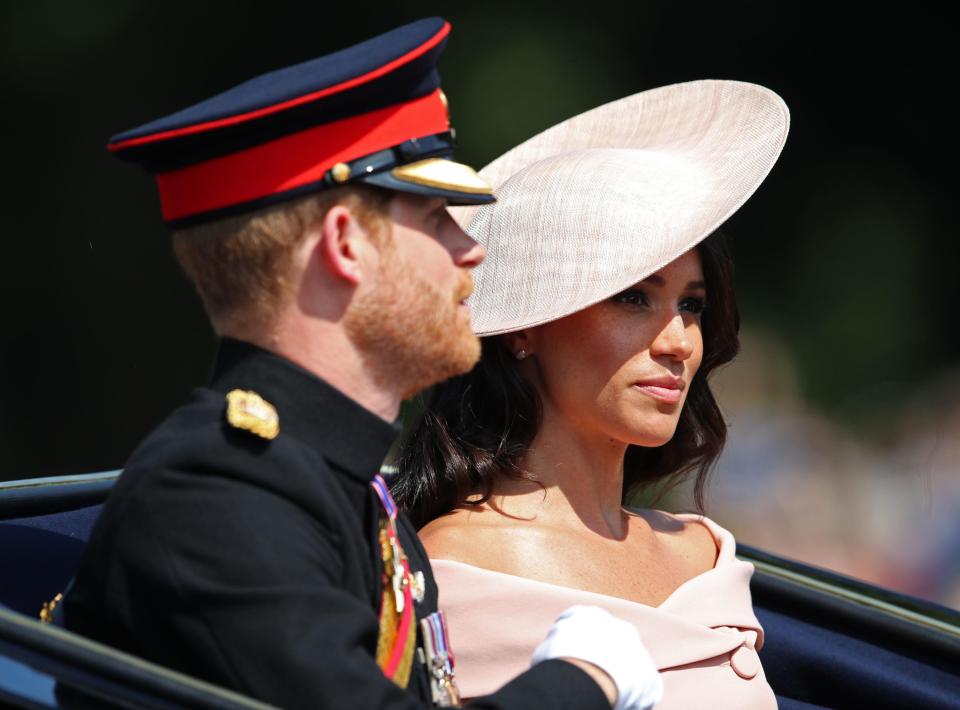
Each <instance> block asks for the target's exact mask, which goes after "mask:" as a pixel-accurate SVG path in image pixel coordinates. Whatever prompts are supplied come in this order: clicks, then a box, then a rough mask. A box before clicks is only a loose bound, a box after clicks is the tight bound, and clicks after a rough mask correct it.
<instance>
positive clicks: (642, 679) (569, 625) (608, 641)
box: [531, 605, 663, 710]
mask: <svg viewBox="0 0 960 710" xmlns="http://www.w3.org/2000/svg"><path fill="white" fill-rule="evenodd" d="M551 658H577V659H580V660H581V661H586V662H587V663H592V664H593V665H595V666H597V668H599V669H600V670H602V671H604V672H605V673H606V674H607V675H609V676H610V678H612V679H613V682H614V684H615V685H616V686H617V702H616V704H615V705H614V706H613V710H650V708H652V707H653V706H654V705H655V704H657V703H658V702H660V698H662V697H663V681H661V680H660V673H659V672H658V671H657V667H656V666H655V665H654V664H653V659H652V658H650V654H649V653H648V652H647V649H646V647H645V646H644V645H643V642H642V641H641V640H640V634H639V633H637V629H636V628H635V627H634V626H633V624H631V623H628V622H626V621H623V620H621V619H618V618H616V617H615V616H613V615H612V614H610V613H608V612H606V611H604V610H603V609H601V608H600V607H596V606H581V605H578V606H572V607H570V608H569V609H567V610H565V611H564V612H563V613H562V614H560V616H558V617H557V620H556V621H554V622H553V626H551V627H550V631H548V632H547V637H546V638H545V639H544V640H543V641H541V642H540V645H539V646H537V650H536V651H534V652H533V661H532V663H531V665H536V664H537V663H540V662H541V661H546V660H549V659H551Z"/></svg>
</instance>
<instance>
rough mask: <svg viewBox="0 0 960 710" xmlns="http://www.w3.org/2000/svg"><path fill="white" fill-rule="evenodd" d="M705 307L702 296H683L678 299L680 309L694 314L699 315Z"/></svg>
mask: <svg viewBox="0 0 960 710" xmlns="http://www.w3.org/2000/svg"><path fill="white" fill-rule="evenodd" d="M706 307H707V302H706V301H705V300H704V299H702V298H685V299H683V300H682V301H680V310H681V311H684V312H686V313H692V314H693V315H695V316H699V315H701V314H702V313H703V311H704V309H706Z"/></svg>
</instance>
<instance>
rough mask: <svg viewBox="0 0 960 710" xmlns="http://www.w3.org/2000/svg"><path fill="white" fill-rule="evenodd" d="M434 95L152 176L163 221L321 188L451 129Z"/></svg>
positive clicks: (439, 100) (441, 101)
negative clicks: (340, 174) (334, 177)
mask: <svg viewBox="0 0 960 710" xmlns="http://www.w3.org/2000/svg"><path fill="white" fill-rule="evenodd" d="M440 96H441V94H440V90H439V89H437V90H436V91H434V92H433V93H432V94H427V95H426V96H421V97H420V98H418V99H413V100H412V101H407V102H405V103H402V104H396V105H394V106H388V107H387V108H383V109H378V110H377V111H371V112H370V113H365V114H361V115H359V116H351V117H350V118H346V119H343V120H341V121H333V122H332V123H325V124H323V125H320V126H314V127H313V128H309V129H307V130H305V131H301V132H299V133H294V134H292V135H289V136H284V137H283V138H278V139H276V140H273V141H270V142H269V143H264V144H263V145H258V146H254V147H253V148H248V149H247V150H243V151H240V152H238V153H231V154H229V155H225V156H223V157H220V158H214V159H213V160H207V161H205V162H203V163H197V164H196V165H190V166H188V167H186V168H180V169H178V170H172V171H170V172H168V173H160V174H158V175H157V176H156V178H157V188H158V189H159V191H160V205H161V208H162V210H163V218H164V220H166V221H168V222H170V221H173V220H177V219H183V218H185V217H190V216H192V215H196V214H202V213H204V212H210V211H212V210H216V209H221V208H224V207H230V206H231V205H237V204H242V203H244V202H248V201H250V200H256V199H260V198H263V197H268V196H269V195H276V194H279V193H282V192H286V191H288V190H293V189H294V188H297V187H300V186H301V185H307V184H309V183H312V182H316V181H317V180H322V179H323V176H324V174H325V173H326V172H327V171H328V170H329V169H330V168H332V167H333V166H334V165H336V164H337V163H340V162H349V161H351V160H356V159H357V158H361V157H363V156H364V155H369V154H371V153H375V152H376V151H378V150H384V149H386V148H390V147H392V146H395V145H399V144H400V143H403V142H404V141H408V140H410V139H411V138H422V137H423V136H429V135H433V134H435V133H443V132H444V131H448V130H449V129H450V121H449V118H448V114H447V109H446V106H445V105H444V103H443V100H442V99H441V98H440Z"/></svg>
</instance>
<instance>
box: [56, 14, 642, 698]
mask: <svg viewBox="0 0 960 710" xmlns="http://www.w3.org/2000/svg"><path fill="white" fill-rule="evenodd" d="M448 31H449V25H448V24H447V23H445V22H444V21H442V20H439V19H430V20H423V21H420V22H416V23H413V24H411V25H407V26H405V27H401V28H399V29H397V30H394V31H392V32H390V33H387V34H386V35H382V36H380V37H377V38H374V39H372V40H369V41H367V42H364V43H362V44H360V45H357V46H355V47H351V48H349V49H346V50H343V51H341V52H337V53H335V54H332V55H329V56H326V57H321V58H320V59H317V60H313V61H312V62H307V63H305V64H301V65H298V66H294V67H289V68H287V69H283V70H280V71H277V72H273V73H271V74H268V75H264V76H262V77H258V78H256V79H253V80H251V81H249V82H247V83H245V84H242V85H240V86H238V87H235V88H234V89H231V90H229V91H227V92H225V93H223V94H220V95H218V96H215V97H213V98H212V99H209V100H207V101H204V102H202V103H200V104H197V105H196V106H193V107H190V108H188V109H185V110H183V111H180V112H178V113H176V114H173V115H171V116H168V117H166V118H162V119H159V120H157V121H154V122H152V123H149V124H147V125H145V126H142V127H140V128H138V129H135V130H132V131H128V132H126V133H124V134H121V135H119V136H116V137H115V138H114V139H112V140H111V143H110V149H111V150H112V151H114V152H115V153H116V154H117V155H118V156H119V157H121V158H126V159H129V160H132V161H135V162H137V163H139V164H141V165H143V166H145V167H146V168H147V169H148V170H150V171H151V172H152V173H154V174H155V176H156V179H157V183H158V188H159V191H160V198H161V205H162V209H163V214H164V218H165V220H166V221H167V222H168V224H170V225H171V226H172V227H173V229H174V232H175V233H174V246H175V250H176V253H177V256H178V258H179V260H180V262H181V263H182V265H183V266H184V268H185V270H186V272H187V274H188V275H189V276H190V278H191V279H192V280H193V282H194V283H195V285H196V287H197V290H198V291H199V293H200V296H201V297H202V299H203V302H204V306H205V308H206V310H207V313H208V315H209V317H210V319H211V322H212V324H213V326H214V329H215V330H216V331H217V333H218V335H220V336H221V344H220V350H219V354H218V357H217V361H216V364H215V367H214V373H213V378H212V381H211V383H210V384H209V386H207V387H204V388H201V389H198V390H197V391H196V392H195V393H194V394H193V397H192V399H191V401H190V402H189V403H188V404H186V405H185V406H183V407H181V408H180V409H177V410H176V411H175V412H173V413H172V414H171V415H170V416H169V417H168V418H167V419H166V420H165V421H164V422H163V423H162V424H161V425H160V426H159V427H158V428H157V429H156V430H155V431H154V432H153V433H152V434H150V436H149V437H148V438H147V439H146V440H145V441H144V442H143V444H142V445H141V446H140V447H139V448H138V450H137V451H136V452H135V453H134V454H133V456H132V457H131V459H130V461H129V462H128V464H127V466H126V470H125V472H124V474H123V476H122V477H121V479H120V480H119V482H118V483H117V485H116V488H115V490H114V492H113V494H112V495H111V498H110V500H109V502H108V503H107V505H106V507H105V509H104V511H103V514H102V515H101V517H100V519H99V521H98V523H97V526H96V528H95V530H94V533H93V536H92V539H91V541H90V543H89V546H88V548H87V550H86V554H85V557H84V559H83V562H82V565H81V569H80V571H79V574H78V576H77V579H76V580H75V584H74V587H73V589H72V591H71V592H70V593H69V594H68V595H67V598H66V600H65V602H64V607H63V610H64V616H65V623H66V625H67V626H68V627H69V628H71V629H73V630H75V631H77V632H79V633H81V634H84V635H87V636H90V637H93V638H96V639H98V640H101V641H103V642H105V643H107V644H110V645H112V646H115V647H118V648H121V649H124V650H127V651H129V652H132V653H134V654H136V655H139V656H142V657H144V658H149V659H151V660H154V661H157V662H159V663H162V664H164V665H167V666H170V667H172V668H175V669H179V670H182V671H184V672H186V673H189V674H191V675H195V676H198V677H200V678H204V679H207V680H210V681H213V682H215V683H218V684H220V685H223V686H226V687H230V688H234V689H237V690H239V691H241V692H244V693H247V694H249V695H251V696H253V697H256V698H259V699H262V700H265V701H267V702H270V703H274V704H277V705H280V706H283V707H304V708H318V707H333V708H348V707H358V708H381V707H396V708H400V707H404V708H408V707H410V708H412V707H422V706H424V705H432V704H438V705H452V704H456V703H457V702H458V698H457V694H456V686H455V679H454V673H453V656H452V653H450V651H449V646H448V644H447V638H446V632H445V625H444V622H443V617H442V614H440V613H439V612H438V610H437V589H436V585H435V583H434V581H433V577H432V575H431V573H430V566H429V563H428V561H427V558H426V555H425V553H424V550H423V548H422V547H421V545H420V543H419V541H418V539H417V536H416V532H415V531H414V529H413V528H412V526H411V525H410V524H409V522H408V521H407V519H406V518H405V517H404V516H403V515H402V514H398V513H397V511H396V509H395V507H394V505H393V501H392V499H391V498H390V494H389V491H388V490H387V488H386V486H385V485H384V484H383V481H382V479H380V478H379V476H378V475H377V472H378V469H379V467H380V465H381V462H382V461H383V459H384V457H385V455H386V453H387V450H388V448H389V447H390V445H391V442H392V441H393V440H394V438H395V436H396V434H397V429H396V427H395V425H394V424H393V423H392V422H393V421H394V420H395V419H396V418H397V414H398V410H399V406H400V402H401V400H402V399H403V398H404V397H406V396H408V395H410V394H412V393H414V392H416V391H417V390H419V389H421V388H423V387H426V386H428V385H430V384H432V383H434V382H437V381H439V380H441V379H443V378H446V377H448V376H450V375H453V374H456V373H460V372H464V371H466V370H468V369H469V368H470V367H472V365H473V364H474V363H475V361H476V359H477V357H478V354H479V347H478V343H477V339H476V338H475V337H474V335H473V333H472V331H471V327H470V319H469V312H468V310H467V308H466V306H465V305H463V301H464V299H465V298H466V297H467V296H468V295H469V293H470V289H471V284H470V278H469V269H470V268H471V267H473V266H475V265H476V264H478V263H479V262H480V260H481V259H482V258H483V249H482V248H481V247H480V246H479V245H477V244H476V243H475V242H473V241H472V240H471V239H470V238H469V237H468V236H467V235H466V234H464V233H463V232H462V231H461V230H460V229H459V228H458V227H457V225H456V224H455V223H454V222H453V220H452V219H451V218H450V216H449V215H448V213H447V211H446V205H447V204H478V203H483V202H489V201H491V200H492V199H493V197H492V195H491V192H490V189H489V187H488V186H487V185H486V184H485V183H483V181H482V180H481V179H480V178H479V177H478V176H477V174H476V173H475V172H473V170H471V169H470V168H468V167H466V166H464V165H460V164H457V163H454V162H452V161H451V160H449V157H450V156H451V155H452V143H451V141H452V135H451V128H450V125H449V117H448V112H447V107H446V100H445V99H444V97H443V94H442V92H441V91H440V89H439V79H438V77H437V73H436V70H435V64H436V59H437V56H438V55H439V53H440V51H441V49H442V47H443V44H444V43H445V41H446V36H447V33H448ZM578 619H580V621H579V622H578V621H577V620H578ZM587 627H589V629H588V628H587ZM587 630H590V631H593V632H594V633H592V634H589V633H586V631H587ZM631 633H633V634H634V636H633V637H631V636H630V634H631ZM586 636H589V637H590V638H589V639H585V638H584V637H586ZM584 649H586V650H584ZM591 649H592V650H591ZM642 656H643V651H642V646H640V644H639V641H638V640H637V639H636V638H635V631H634V630H633V628H632V627H631V626H629V625H627V624H624V623H623V622H619V621H617V620H614V619H613V618H612V617H603V618H600V619H599V620H597V618H596V614H588V615H587V616H582V615H581V616H578V615H577V613H576V612H574V613H572V614H570V615H568V616H567V617H566V618H565V619H563V620H562V621H561V622H559V623H558V625H557V626H555V628H554V630H553V632H552V633H551V636H550V637H548V640H547V641H545V644H544V646H543V647H542V648H541V650H540V651H539V652H538V654H537V657H538V660H539V661H540V662H538V663H537V664H536V665H535V666H534V667H533V668H532V669H531V670H530V671H528V672H527V673H525V674H524V675H522V676H520V677H519V678H517V679H516V680H514V681H513V682H512V683H510V684H508V685H507V686H506V687H504V688H503V689H502V690H500V691H499V692H498V693H496V694H495V695H493V696H490V697H488V698H484V699H481V700H480V704H481V705H483V706H485V707H511V708H522V707H532V706H536V707H556V708H560V707H570V708H574V707H575V708H604V709H605V708H609V707H610V703H611V702H612V701H614V700H616V702H617V707H642V706H643V703H641V702H639V698H640V695H639V694H638V692H639V690H640V689H641V685H642V682H646V681H650V682H651V683H653V684H656V683H657V682H658V679H657V678H656V673H655V671H652V670H648V668H647V666H644V665H643V662H644V660H643V657H642ZM561 658H562V659H563V660H561ZM624 664H626V666H627V667H628V668H629V669H630V670H629V671H628V672H623V670H622V666H624ZM648 665H649V664H648ZM618 667H620V668H621V669H620V670H619V671H618ZM649 669H652V666H649ZM645 674H646V675H645ZM630 676H634V677H630ZM638 678H639V680H638ZM651 678H652V680H651ZM641 681H642V682H641ZM648 704H649V703H648Z"/></svg>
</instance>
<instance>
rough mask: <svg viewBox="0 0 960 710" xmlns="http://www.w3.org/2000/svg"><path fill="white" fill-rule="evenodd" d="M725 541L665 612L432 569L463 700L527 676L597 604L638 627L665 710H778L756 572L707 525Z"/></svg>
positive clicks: (464, 570) (450, 568)
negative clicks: (559, 622) (554, 638)
mask: <svg viewBox="0 0 960 710" xmlns="http://www.w3.org/2000/svg"><path fill="white" fill-rule="evenodd" d="M677 517H678V518H680V519H681V520H685V521H690V522H700V523H702V524H703V525H705V526H706V527H707V529H708V530H709V531H710V532H711V534H712V535H713V537H714V539H715V540H716V543H717V547H718V555H717V561H716V564H715V565H714V567H713V569H711V570H708V571H707V572H704V573H702V574H700V575H698V576H696V577H693V578H692V579H690V580H687V581H686V582H684V583H683V584H681V585H680V586H679V587H677V589H675V590H674V591H673V592H672V593H671V594H670V596H668V597H667V598H666V599H665V600H664V601H663V602H662V603H661V604H660V605H659V606H656V607H653V606H648V605H645V604H640V603H638V602H633V601H630V600H627V599H621V598H618V597H611V596H607V595H604V594H598V593H595V592H588V591H583V590H579V589H572V588H569V587H562V586H558V585H555V584H549V583H546V582H540V581H537V580H532V579H525V578H523V577H518V576H515V575H511V574H505V573H503V572H494V571H491V570H486V569H482V568H479V567H474V566H472V565H468V564H464V563H461V562H455V561H452V560H431V563H432V566H433V570H434V574H435V576H436V579H437V584H438V586H439V589H440V599H439V606H440V608H442V609H443V610H444V612H445V614H446V616H447V620H448V623H449V627H450V638H451V643H452V646H453V648H454V649H455V651H456V673H457V681H458V683H459V686H460V689H461V693H462V694H463V695H464V697H476V696H479V695H484V694H487V693H489V692H492V691H493V690H495V689H496V688H499V687H500V686H501V685H503V683H504V682H506V681H507V680H509V679H510V678H512V677H513V676H515V675H516V674H517V673H519V672H521V671H523V670H524V669H526V668H527V667H528V666H529V664H530V657H531V655H532V653H533V649H534V648H536V646H537V644H538V643H539V642H540V641H541V640H542V639H543V637H544V636H545V635H546V632H547V630H548V629H549V628H550V625H551V624H552V623H553V620H554V619H555V618H556V617H557V616H558V615H559V614H560V612H561V611H563V610H564V609H565V608H567V607H568V606H570V605H572V604H593V605H596V606H599V607H601V608H603V609H606V610H607V611H609V612H610V613H612V614H614V615H615V616H618V617H620V618H621V619H624V620H626V621H629V622H631V623H632V624H634V625H635V626H636V628H637V630H638V631H639V632H640V636H641V638H642V639H643V642H644V644H645V645H646V646H647V649H648V650H649V651H650V655H651V656H652V657H653V659H654V662H655V663H656V664H657V667H658V668H659V669H660V671H661V672H662V673H663V681H664V698H663V700H662V701H661V702H660V703H659V704H658V705H657V708H658V709H659V710H669V709H670V708H689V707H701V706H707V704H709V706H710V707H711V708H713V709H714V710H719V709H721V708H737V709H738V710H752V709H754V708H756V709H757V710H760V709H761V708H762V709H766V708H776V700H775V698H774V695H773V691H772V690H771V689H770V686H769V685H768V684H767V682H766V678H765V676H764V674H763V669H762V667H761V666H760V659H759V656H758V655H757V651H758V650H759V648H760V647H761V646H762V644H763V629H762V628H761V626H760V623H759V622H758V621H757V618H756V615H755V614H754V613H753V608H752V604H751V597H750V577H751V576H752V575H753V565H752V564H750V563H749V562H744V561H742V560H738V559H737V558H736V556H735V552H736V542H735V541H734V539H733V535H731V534H730V533H729V532H728V531H727V530H725V529H723V528H722V527H720V526H719V525H717V524H716V523H714V522H713V521H712V520H709V519H707V518H703V517H701V516H698V515H690V514H684V515H678V516H677Z"/></svg>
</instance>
